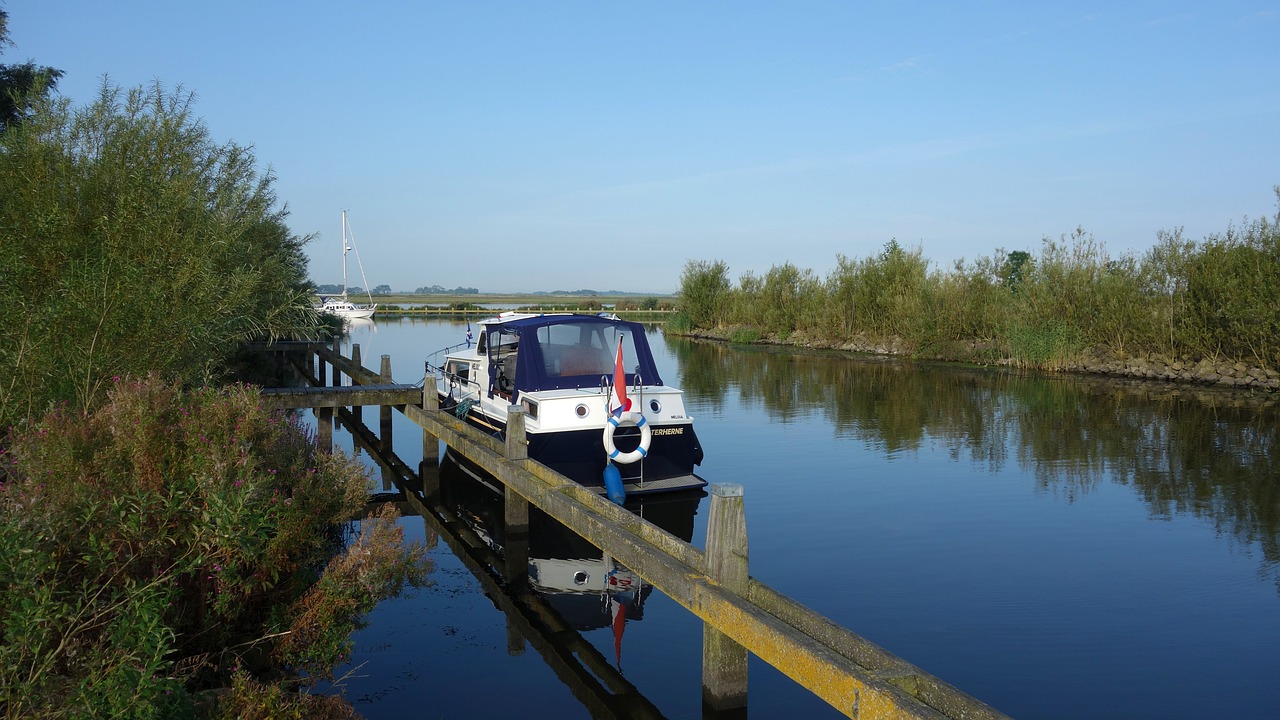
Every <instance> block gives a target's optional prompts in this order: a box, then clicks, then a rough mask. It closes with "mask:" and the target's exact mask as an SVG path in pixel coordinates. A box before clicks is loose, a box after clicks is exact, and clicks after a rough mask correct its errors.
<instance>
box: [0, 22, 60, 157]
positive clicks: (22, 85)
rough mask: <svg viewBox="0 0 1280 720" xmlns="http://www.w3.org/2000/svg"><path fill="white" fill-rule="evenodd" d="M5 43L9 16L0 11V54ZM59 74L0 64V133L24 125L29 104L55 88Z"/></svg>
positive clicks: (25, 65)
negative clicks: (14, 126) (10, 127)
mask: <svg viewBox="0 0 1280 720" xmlns="http://www.w3.org/2000/svg"><path fill="white" fill-rule="evenodd" d="M6 46H10V47H11V46H13V42H12V41H11V40H9V13H7V12H5V11H4V10H0V54H2V53H3V51H4V48H5V47H6ZM60 77H62V71H61V70H55V69H54V68H51V67H40V66H37V65H36V64H35V63H34V62H31V61H28V62H25V63H22V64H20V65H8V64H3V63H0V133H2V132H4V130H5V128H6V127H9V126H11V125H17V124H19V123H21V122H22V121H24V120H25V119H26V118H27V117H28V116H29V115H30V113H31V111H32V103H33V102H34V101H36V100H39V99H42V98H46V97H48V96H49V95H50V94H51V93H52V92H53V91H54V89H55V88H57V86H58V78H60Z"/></svg>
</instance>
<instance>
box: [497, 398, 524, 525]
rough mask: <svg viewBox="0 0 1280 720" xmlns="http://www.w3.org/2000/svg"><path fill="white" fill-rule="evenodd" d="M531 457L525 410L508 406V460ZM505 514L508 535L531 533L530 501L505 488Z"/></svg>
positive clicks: (517, 406) (509, 488)
mask: <svg viewBox="0 0 1280 720" xmlns="http://www.w3.org/2000/svg"><path fill="white" fill-rule="evenodd" d="M528 457H529V446H528V445H526V444H525V439H524V408H522V407H520V406H519V405H508V406H507V459H508V460H524V459H526V458H528ZM503 495H504V497H505V498H506V501H505V502H504V503H503V504H502V505H503V514H504V515H505V518H506V527H507V533H508V534H510V533H527V532H529V501H528V500H526V499H525V498H524V496H522V495H521V494H520V493H518V492H516V491H515V490H512V489H511V486H510V485H506V486H504V493H503Z"/></svg>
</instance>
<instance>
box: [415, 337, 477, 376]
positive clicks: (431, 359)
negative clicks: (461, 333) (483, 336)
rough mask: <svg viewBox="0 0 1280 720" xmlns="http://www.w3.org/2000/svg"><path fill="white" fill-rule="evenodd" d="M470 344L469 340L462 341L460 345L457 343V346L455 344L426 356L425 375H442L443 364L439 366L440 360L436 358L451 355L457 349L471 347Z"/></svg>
mask: <svg viewBox="0 0 1280 720" xmlns="http://www.w3.org/2000/svg"><path fill="white" fill-rule="evenodd" d="M471 342H472V341H471V340H466V341H464V342H460V343H458V344H456V345H450V346H449V347H446V348H441V349H440V350H437V351H435V352H433V353H431V354H430V355H428V356H427V363H426V365H427V367H426V369H427V373H428V374H437V373H443V372H444V365H443V364H440V363H441V361H440V360H438V359H437V358H439V357H440V356H441V355H446V354H448V353H451V352H453V351H454V350H457V349H459V348H464V347H471Z"/></svg>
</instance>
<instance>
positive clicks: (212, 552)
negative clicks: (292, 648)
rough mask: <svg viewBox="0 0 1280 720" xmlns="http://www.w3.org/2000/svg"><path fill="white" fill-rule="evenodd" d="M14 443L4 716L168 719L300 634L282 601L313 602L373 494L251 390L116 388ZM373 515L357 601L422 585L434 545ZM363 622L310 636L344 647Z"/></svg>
mask: <svg viewBox="0 0 1280 720" xmlns="http://www.w3.org/2000/svg"><path fill="white" fill-rule="evenodd" d="M11 441H12V443H11V446H10V448H9V451H8V452H7V453H6V454H5V455H4V456H3V474H4V477H5V483H4V484H3V485H2V486H0V547H4V548H5V552H3V553H0V587H4V588H6V590H5V592H4V593H3V594H0V628H3V633H4V636H3V642H0V667H4V668H6V671H5V672H6V681H5V682H4V683H3V684H2V685H0V713H3V714H4V716H5V717H15V718H16V717H28V716H39V717H59V716H63V715H66V716H89V715H102V716H109V717H117V716H129V717H170V716H172V715H173V714H175V713H176V712H177V709H178V707H179V705H182V704H183V703H187V702H190V701H191V699H192V693H194V692H195V691H197V690H199V689H201V688H203V687H205V686H208V685H215V686H216V685H219V684H221V683H223V682H225V681H226V680H227V679H228V678H229V676H230V672H231V670H232V669H233V668H234V667H236V666H237V664H238V663H239V661H240V656H241V655H242V654H246V653H256V654H258V655H261V654H262V652H261V651H262V650H263V649H267V650H269V649H270V648H271V647H272V646H273V642H274V641H273V638H274V637H276V636H278V635H279V633H281V632H282V631H285V630H289V628H288V627H287V625H286V623H285V621H284V620H282V619H277V620H271V618H273V617H276V616H277V615H278V613H276V612H274V611H273V608H282V607H287V606H289V605H290V604H291V603H293V602H295V601H296V600H297V599H298V598H301V597H304V596H305V594H306V593H307V592H308V589H309V588H310V586H311V585H312V584H313V583H314V582H315V580H316V570H315V569H316V568H318V567H320V566H321V565H323V563H324V562H325V561H326V560H327V559H328V558H329V557H331V556H333V554H334V553H335V552H336V551H337V550H338V549H339V548H340V537H339V536H337V535H336V534H335V531H334V529H335V527H337V524H338V523H342V522H345V521H346V519H347V518H349V517H351V516H352V515H353V514H354V513H355V512H356V511H357V510H358V509H359V508H360V507H362V505H363V503H364V500H365V497H366V493H367V483H368V479H367V478H366V477H365V475H364V473H363V470H362V469H361V468H360V467H359V466H358V465H357V464H355V463H354V462H353V461H351V460H348V459H346V458H344V457H342V456H335V455H330V454H327V453H323V454H322V453H317V452H316V451H315V448H314V446H313V444H312V443H311V442H310V440H309V438H308V437H307V436H306V433H305V431H304V429H303V428H302V427H301V426H299V425H297V424H296V423H293V422H290V421H288V420H286V419H284V418H282V417H280V416H276V415H271V414H268V413H266V412H265V411H263V410H262V409H261V406H260V403H259V398H258V396H257V393H256V392H254V391H251V390H249V389H246V388H244V387H236V388H232V389H229V390H227V391H224V392H215V391H200V392H190V393H188V392H183V391H182V390H180V389H179V388H178V387H177V386H175V385H173V384H169V383H163V382H160V381H158V380H155V379H151V380H147V381H119V382H116V383H113V385H112V387H111V390H110V391H109V393H108V401H107V402H106V403H104V404H103V405H102V406H101V407H99V408H98V409H96V410H93V411H91V412H88V413H79V412H72V411H70V410H68V409H67V408H66V407H60V408H58V409H56V410H55V411H53V412H51V413H49V414H48V415H47V416H46V417H44V418H43V419H41V420H39V421H37V422H34V423H31V424H30V425H29V426H27V427H23V428H20V429H19V430H18V431H17V432H15V433H13V435H12V436H11ZM373 522H374V526H375V527H377V528H379V530H378V534H376V535H375V536H371V537H370V538H369V539H365V538H363V537H362V539H361V540H360V541H359V542H358V543H357V549H356V552H357V553H358V554H359V557H360V558H362V559H363V560H364V561H365V562H367V563H368V564H367V565H365V566H363V567H362V572H363V573H364V574H363V575H358V576H357V578H356V579H359V580H361V584H360V587H358V588H356V589H354V590H351V591H350V592H351V593H352V594H354V595H355V596H356V597H358V598H360V599H361V601H362V603H363V604H360V605H358V606H356V610H362V609H365V608H367V607H368V606H369V598H376V597H381V595H379V593H385V592H392V591H398V590H399V589H400V587H402V586H403V584H404V583H413V584H420V583H421V582H423V581H424V580H425V575H424V573H425V570H426V566H425V565H424V564H423V561H422V557H421V551H419V550H413V549H410V550H408V551H402V550H401V548H400V545H399V542H400V537H399V535H398V534H397V532H396V530H395V528H393V527H392V528H389V527H387V526H386V524H387V523H388V522H389V520H388V519H387V518H386V517H381V518H378V519H376V520H375V521H373ZM345 562H348V563H351V562H354V561H353V560H347V561H345ZM336 581H337V582H339V583H340V582H342V580H341V578H338V579H337V580H336ZM356 619H358V618H357V617H356V616H355V615H354V614H350V613H349V614H347V615H344V616H342V617H339V618H335V619H334V620H333V622H331V623H330V624H329V625H328V626H327V628H326V631H327V633H328V634H327V635H321V634H316V633H311V634H306V638H308V639H312V640H314V642H317V643H321V644H325V643H328V644H331V643H332V642H333V641H332V640H331V639H330V638H331V637H332V636H338V635H343V634H344V633H349V632H350V631H351V629H352V627H353V624H354V622H355V621H356ZM292 634H293V633H292V632H291V634H290V635H286V636H285V637H291V636H292ZM298 635H299V636H301V635H304V633H298ZM292 642H294V643H295V644H297V645H300V646H303V647H305V646H306V644H307V641H306V640H302V639H295V640H292ZM326 657H327V656H326Z"/></svg>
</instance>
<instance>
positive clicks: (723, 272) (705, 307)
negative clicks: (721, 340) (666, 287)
mask: <svg viewBox="0 0 1280 720" xmlns="http://www.w3.org/2000/svg"><path fill="white" fill-rule="evenodd" d="M728 293H729V266H728V265H726V264H725V263H724V261H722V260H716V261H714V262H707V261H705V260H690V261H688V262H686V263H685V265H684V271H683V272H681V273H680V306H679V307H680V310H681V311H683V312H684V313H685V315H686V316H688V318H689V322H690V323H691V324H692V325H693V327H695V328H712V327H716V326H717V325H718V324H719V323H720V321H721V314H722V312H723V307H722V305H723V303H724V300H725V298H726V296H727V295H728Z"/></svg>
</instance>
